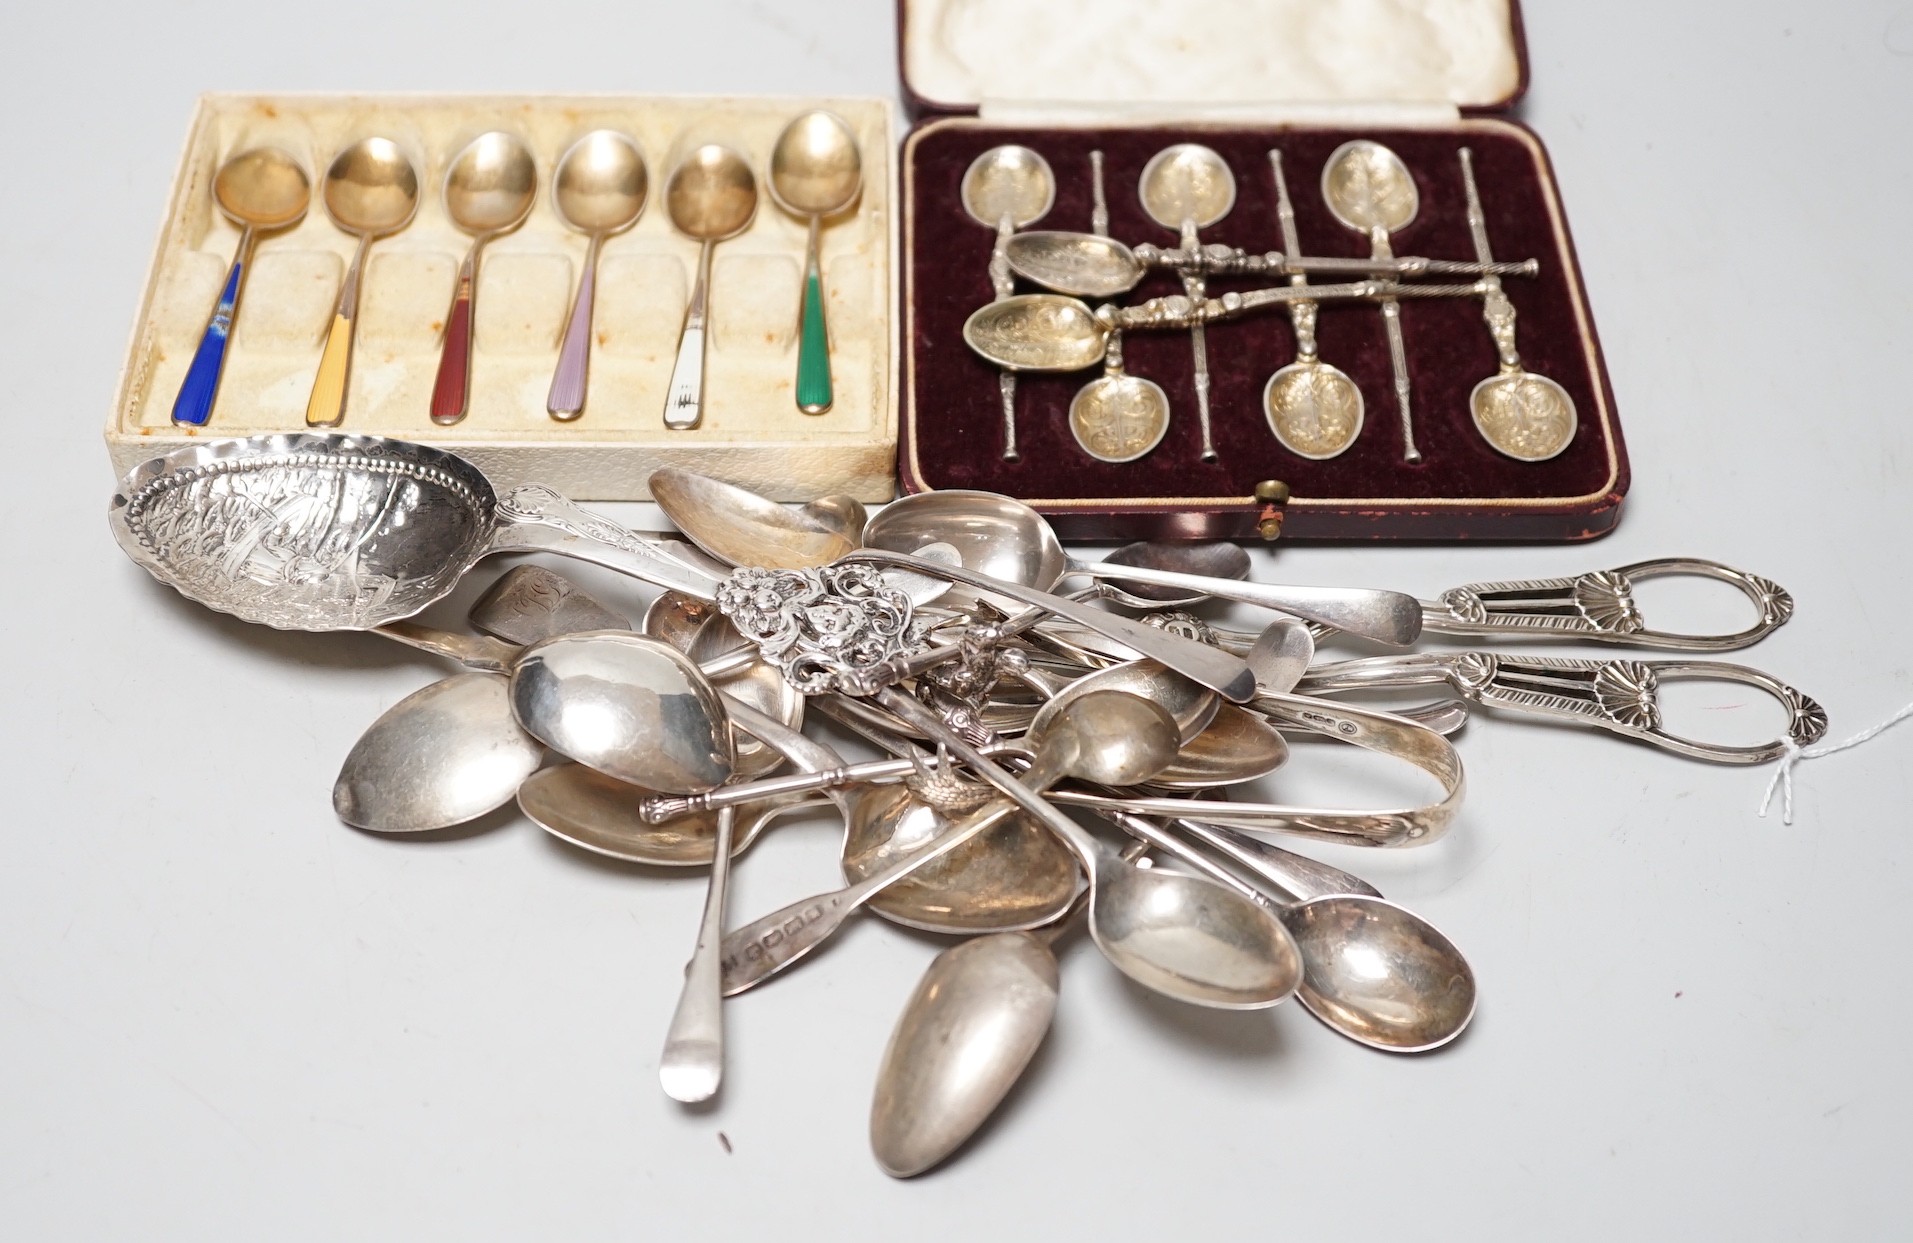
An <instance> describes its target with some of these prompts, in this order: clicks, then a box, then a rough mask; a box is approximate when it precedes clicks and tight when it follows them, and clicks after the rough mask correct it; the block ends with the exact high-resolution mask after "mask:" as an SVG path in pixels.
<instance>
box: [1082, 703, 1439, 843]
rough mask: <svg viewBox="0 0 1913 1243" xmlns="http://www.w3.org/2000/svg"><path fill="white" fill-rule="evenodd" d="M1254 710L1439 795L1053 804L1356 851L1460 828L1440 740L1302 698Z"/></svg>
mask: <svg viewBox="0 0 1913 1243" xmlns="http://www.w3.org/2000/svg"><path fill="white" fill-rule="evenodd" d="M1250 706H1251V707H1253V708H1255V709H1256V710H1258V711H1261V712H1263V713H1264V714H1265V715H1267V716H1268V717H1269V718H1270V719H1271V720H1272V721H1273V722H1274V723H1275V724H1277V725H1280V726H1283V727H1284V728H1295V729H1305V730H1309V731H1311V732H1314V733H1319V734H1324V735H1326V736H1328V737H1330V738H1334V739H1337V740H1339V741H1342V742H1350V743H1353V744H1355V745H1356V746H1358V747H1362V748H1365V749H1366V750H1370V751H1375V752H1378V753H1380V754H1382V755H1388V756H1393V757H1394V758H1396V759H1399V760H1403V761H1405V762H1407V763H1409V764H1413V765H1414V766H1415V767H1417V768H1419V769H1421V770H1422V771H1423V772H1425V773H1427V774H1428V775H1429V776H1431V777H1433V778H1434V779H1435V780H1436V781H1437V782H1439V783H1440V785H1441V794H1440V796H1439V797H1438V798H1436V799H1435V800H1434V801H1432V802H1428V803H1424V804H1422V805H1421V806H1419V807H1411V808H1401V809H1392V808H1391V809H1388V810H1383V811H1348V810H1343V809H1336V808H1317V807H1292V806H1287V805H1283V804H1275V803H1249V802H1234V801H1231V800H1224V799H1185V798H1141V797H1123V798H1116V797H1112V796H1110V795H1107V794H1100V793H1094V792H1091V791H1086V790H1072V789H1061V790H1053V791H1051V792H1050V795H1049V800H1050V801H1051V802H1053V803H1062V804H1067V805H1072V806H1079V807H1092V808H1096V809H1098V810H1104V809H1109V808H1113V809H1115V810H1117V811H1132V812H1136V813H1137V814H1139V815H1145V816H1158V817H1162V818H1164V819H1171V820H1173V819H1178V818H1181V817H1183V816H1188V817H1190V818H1192V819H1196V820H1201V821H1204V822H1206V823H1209V824H1226V825H1230V826H1233V827H1236V828H1242V829H1248V830H1250V831H1252V832H1283V833H1294V834H1298V835H1300V836H1303V837H1314V838H1318V839H1320V840H1322V841H1330V842H1342V843H1343V844H1345V845H1351V846H1389V847H1397V846H1418V845H1425V844H1426V843H1428V842H1432V841H1434V840H1436V839H1437V838H1439V837H1441V836H1442V834H1444V833H1446V832H1447V831H1448V827H1449V825H1451V824H1453V823H1454V819H1455V814H1456V813H1457V812H1458V811H1459V810H1460V808H1461V799H1462V795H1463V794H1464V793H1465V791H1466V785H1467V783H1466V780H1465V778H1464V776H1463V773H1462V768H1461V756H1460V755H1459V754H1457V753H1456V751H1455V748H1454V745H1453V744H1452V743H1450V742H1449V741H1448V740H1447V739H1446V738H1443V737H1442V736H1441V735H1440V734H1437V733H1435V732H1434V731H1433V730H1430V729H1428V728H1426V727H1425V726H1422V725H1419V724H1417V723H1416V722H1414V721H1410V720H1406V719H1404V718H1402V717H1399V716H1395V715H1392V714H1390V713H1386V712H1373V711H1369V710H1368V709H1365V708H1353V707H1349V706H1347V705H1345V704H1337V703H1331V702H1329V701H1328V700H1323V699H1311V698H1308V697H1306V696H1301V695H1262V696H1260V697H1258V698H1257V699H1256V701H1255V702H1254V703H1253V704H1252V705H1250Z"/></svg>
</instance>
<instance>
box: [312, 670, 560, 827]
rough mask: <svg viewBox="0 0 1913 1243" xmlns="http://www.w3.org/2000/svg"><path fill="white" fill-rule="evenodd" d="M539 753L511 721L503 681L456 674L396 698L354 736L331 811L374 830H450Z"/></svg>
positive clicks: (510, 783) (520, 776)
mask: <svg viewBox="0 0 1913 1243" xmlns="http://www.w3.org/2000/svg"><path fill="white" fill-rule="evenodd" d="M544 758H545V749H544V748H543V747H541V746H539V745H538V743H537V741H536V740H535V739H533V738H531V737H529V736H527V735H526V733H525V731H524V730H522V729H520V728H519V727H518V723H517V721H515V720H514V719H513V718H512V711H511V697H510V693H509V690H508V687H507V685H506V682H505V679H504V678H502V677H499V676H498V675H497V674H494V673H461V674H456V675H454V676H452V677H449V678H446V679H444V680H442V681H439V682H434V683H432V684H431V685H430V686H427V687H425V688H423V689H422V690H418V691H414V692H413V693H412V694H410V695H407V696H406V697H405V698H404V699H401V700H399V702H397V703H395V704H393V705H392V706H391V707H390V708H388V709H386V711H385V712H384V714H382V715H381V716H380V717H379V719H378V720H377V721H374V722H373V723H372V726H371V728H369V729H367V730H366V731H365V733H364V734H363V735H361V736H360V738H359V741H358V742H357V743H356V744H355V745H354V746H353V748H352V750H351V752H350V753H349V754H347V756H346V757H345V763H344V764H342V765H341V766H340V768H339V776H338V779H337V780H336V781H335V782H334V783H333V786H332V809H333V810H334V811H336V812H337V813H338V815H339V819H341V820H343V821H345V822H346V823H347V824H349V825H352V826H353V827H355V828H360V829H370V830H372V831H373V832H376V833H424V832H428V831H430V830H433V829H444V828H450V827H451V826H453V825H457V824H464V823H465V822H466V821H468V820H475V819H477V818H478V817H480V816H482V815H485V814H486V813H487V812H490V811H493V810H495V809H497V808H499V807H503V806H504V805H505V804H506V803H509V802H511V800H512V795H513V794H514V793H515V792H516V791H517V789H518V785H519V783H520V782H521V781H523V780H524V779H525V778H527V777H529V776H531V774H532V773H534V772H536V771H537V769H538V765H539V764H541V763H542V762H543V761H544Z"/></svg>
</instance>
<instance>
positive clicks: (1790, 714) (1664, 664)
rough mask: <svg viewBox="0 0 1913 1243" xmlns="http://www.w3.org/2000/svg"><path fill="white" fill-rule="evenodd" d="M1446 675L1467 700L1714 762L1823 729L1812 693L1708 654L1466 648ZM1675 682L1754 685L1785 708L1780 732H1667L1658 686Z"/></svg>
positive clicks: (1814, 735) (1751, 760) (1775, 751)
mask: <svg viewBox="0 0 1913 1243" xmlns="http://www.w3.org/2000/svg"><path fill="white" fill-rule="evenodd" d="M1450 678H1451V681H1453V683H1454V684H1455V686H1456V687H1457V688H1458V689H1459V690H1460V691H1461V692H1462V693H1463V694H1464V695H1466V696H1467V697H1468V698H1469V699H1472V700H1474V701H1475V702H1477V703H1481V704H1486V705H1488V706H1489V707H1495V708H1507V709H1510V710H1512V711H1516V712H1525V713H1529V714H1532V715H1537V716H1545V717H1552V718H1555V719H1558V720H1568V721H1573V722H1575V723H1577V724H1582V725H1590V726H1593V727H1594V728H1596V729H1604V730H1608V731H1609V732H1611V733H1616V734H1621V735H1623V736H1625V737H1628V738H1638V739H1640V740H1641V741H1642V742H1648V743H1652V744H1653V745H1654V746H1657V747H1660V748H1662V749H1664V750H1667V751H1672V752H1674V753H1675V754H1676V755H1684V756H1687V757H1688V758H1689V759H1696V760H1709V761H1712V762H1713V763H1716V764H1765V763H1767V762H1768V761H1770V760H1777V759H1779V758H1780V757H1781V756H1783V755H1785V754H1786V753H1787V751H1788V749H1789V747H1805V746H1809V745H1811V744H1813V743H1815V742H1817V741H1819V740H1820V739H1821V738H1823V737H1825V736H1826V732H1827V714H1826V710H1825V709H1824V708H1822V707H1821V706H1820V705H1819V704H1817V703H1815V702H1814V701H1813V700H1812V699H1809V698H1808V697H1807V696H1805V695H1803V694H1801V693H1800V692H1799V691H1797V690H1795V689H1794V688H1793V687H1791V686H1788V685H1787V684H1786V683H1785V682H1782V681H1780V679H1778V678H1776V677H1773V676H1772V675H1771V674H1767V673H1763V672H1761V671H1760V670H1758V669H1749V668H1747V667H1746V666H1745V665H1732V664H1726V663H1723V662H1721V661H1715V660H1656V661H1641V660H1553V659H1540V658H1535V657H1515V656H1502V655H1491V654H1489V653H1487V652H1468V653H1464V654H1462V655H1460V656H1457V657H1455V658H1453V663H1452V666H1451V672H1450ZM1682 681H1685V682H1740V683H1744V684H1745V685H1748V686H1754V687H1758V688H1759V689H1761V690H1763V691H1765V692H1767V693H1768V694H1769V695H1772V696H1773V697H1774V698H1775V699H1776V700H1778V701H1779V702H1780V706H1781V707H1782V708H1784V709H1785V710H1786V713H1787V727H1786V735H1785V737H1783V738H1777V739H1775V740H1774V741H1772V742H1769V743H1763V744H1761V745H1759V746H1733V745H1728V744H1725V743H1714V742H1702V741H1699V740H1697V739H1693V738H1686V737H1683V736H1681V735H1679V734H1675V733H1670V732H1669V731H1668V730H1667V728H1666V726H1665V725H1664V723H1663V718H1662V715H1661V703H1660V687H1661V684H1662V683H1664V682H1682Z"/></svg>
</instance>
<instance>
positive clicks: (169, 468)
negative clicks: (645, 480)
mask: <svg viewBox="0 0 1913 1243" xmlns="http://www.w3.org/2000/svg"><path fill="white" fill-rule="evenodd" d="M108 523H109V525H110V526H111V528H112V531H113V537H114V539H115V540H117V541H118V542H119V545H120V548H121V549H122V550H123V551H124V552H125V553H126V555H127V556H129V557H131V558H132V559H133V561H134V562H135V563H136V564H138V565H139V566H141V567H142V568H144V569H145V570H146V571H147V572H148V573H150V574H151V575H153V577H154V578H157V579H158V580H159V581H161V582H162V583H165V584H166V585H167V586H169V587H172V588H173V589H174V590H176V591H178V592H179V593H180V594H181V595H183V596H185V597H186V598H187V599H189V600H194V601H197V602H198V603H200V604H203V605H205V606H206V607H208V608H211V609H214V610H217V611H218V612H222V613H230V614H232V615H233V616H235V617H238V618H240V619H241V620H243V621H249V622H257V623H260V624H262V625H267V626H273V627H276V628H278V629H281V630H371V629H373V628H375V627H378V626H381V625H383V624H385V623H387V622H392V621H398V620H401V619H403V618H407V617H410V616H412V615H413V614H415V613H417V612H419V611H421V610H422V609H424V608H426V607H427V606H429V605H431V604H433V603H434V602H436V601H437V600H439V599H441V598H443V597H444V596H446V595H448V594H449V593H450V592H451V591H452V589H453V588H454V587H456V586H457V585H458V581H459V579H460V577H461V576H462V575H463V574H464V573H465V571H466V570H468V569H470V568H471V566H472V565H473V564H475V563H476V562H477V561H478V560H479V559H480V558H481V557H485V556H489V555H490V554H492V553H498V552H513V551H535V550H541V549H542V550H545V551H550V552H555V553H560V554H562V555H565V556H572V557H577V558H579V559H581V560H585V561H592V562H595V563H597V564H599V565H603V566H606V567H607V568H610V569H613V570H617V571H619V572H621V573H625V574H630V575H632V576H634V577H636V578H641V579H643V580H645V581H646V582H649V583H652V584H653V585H655V586H659V587H664V588H667V589H670V590H676V591H681V592H684V593H686V594H688V595H692V596H696V597H698V598H701V599H708V598H710V596H711V594H712V591H713V586H714V585H713V582H712V580H711V579H710V578H709V577H707V576H706V575H703V574H700V573H698V572H696V571H693V570H691V569H688V568H687V567H685V566H684V565H682V564H681V563H679V562H677V561H676V560H674V559H672V558H671V557H669V556H667V555H665V554H664V553H662V552H660V551H658V550H656V549H655V548H654V547H653V546H652V545H650V544H649V543H647V542H646V541H644V540H641V539H639V538H637V537H636V536H634V535H632V534H631V533H630V532H629V531H625V530H623V529H621V528H619V527H617V526H616V525H615V524H613V523H610V522H607V521H606V520H604V519H602V518H599V517H597V516H596V515H594V514H591V513H589V512H587V511H585V510H582V509H579V508H578V507H577V506H576V505H573V504H572V503H571V502H570V501H567V500H566V499H565V498H563V497H562V496H559V495H558V494H557V493H556V492H554V491H552V490H551V489H550V488H547V487H544V486H543V485H540V484H525V485H522V486H520V487H518V488H515V489H513V490H512V491H511V492H509V493H507V494H506V495H505V496H504V497H502V498H501V497H499V496H498V494H497V493H496V492H495V491H494V489H493V488H492V484H491V481H490V480H489V479H487V478H486V477H485V475H484V472H482V471H480V470H479V469H478V468H477V467H476V466H473V465H472V464H471V463H470V462H467V461H466V460H465V459H464V458H461V457H459V456H457V455H456V454H452V453H446V452H444V451H442V450H439V449H434V448H432V447H430V446H429V445H420V444H413V443H411V442H408V441H403V440H387V439H384V438H382V437H377V436H342V435H311V434H285V435H271V436H254V437H251V438H248V439H244V440H222V441H215V442H212V443H209V444H194V445H188V446H186V447H185V448H182V449H177V450H175V451H173V452H172V453H168V454H165V455H164V456H161V457H157V458H153V459H152V460H150V461H147V462H145V463H142V464H141V465H139V466H136V467H134V468H133V470H131V471H130V472H128V473H127V475H126V477H125V478H124V479H122V480H121V481H120V486H119V488H118V490H117V491H116V492H115V493H114V495H113V499H112V501H111V503H110V505H109V510H108Z"/></svg>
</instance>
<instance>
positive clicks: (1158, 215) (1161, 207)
mask: <svg viewBox="0 0 1913 1243" xmlns="http://www.w3.org/2000/svg"><path fill="white" fill-rule="evenodd" d="M1136 193H1137V195H1138V196H1139V197H1141V199H1142V205H1143V210H1144V211H1146V212H1148V213H1149V218H1150V219H1151V220H1154V221H1155V222H1156V223H1157V224H1159V225H1162V226H1163V227H1164V228H1168V229H1174V230H1176V231H1177V234H1178V236H1179V238H1180V240H1181V244H1182V247H1183V249H1185V250H1195V249H1196V248H1197V247H1199V246H1200V245H1201V242H1200V241H1199V240H1198V238H1197V236H1196V231H1197V230H1198V229H1201V228H1206V227H1207V226H1209V225H1212V224H1214V223H1215V222H1216V221H1218V220H1220V219H1222V218H1223V217H1224V216H1226V215H1228V214H1229V209H1230V208H1232V207H1234V206H1235V174H1234V173H1231V172H1230V171H1229V166H1228V164H1227V163H1226V162H1224V161H1223V158H1222V157H1221V156H1220V155H1217V154H1216V153H1215V152H1214V151H1212V150H1210V149H1209V148H1208V147H1205V146H1202V145H1201V144H1199V143H1193V142H1183V143H1177V144H1176V145H1175V146H1172V147H1165V148H1163V149H1162V150H1161V151H1158V152H1157V153H1156V154H1155V155H1153V156H1151V157H1150V159H1149V163H1147V164H1145V165H1144V166H1143V170H1142V177H1141V179H1140V180H1139V181H1138V182H1137V185H1136ZM1006 261H1007V260H1006ZM1182 289H1183V293H1184V294H1186V295H1187V296H1188V298H1189V300H1190V301H1191V302H1192V303H1195V304H1197V305H1200V304H1201V303H1202V300H1203V295H1204V288H1203V276H1202V273H1200V272H1184V273H1183V274H1182ZM1189 344H1190V348H1191V350H1193V351H1194V356H1195V386H1196V421H1197V423H1198V425H1199V426H1200V427H1201V430H1202V460H1203V461H1205V462H1213V461H1215V460H1216V447H1215V443H1214V440H1213V437H1212V436H1211V435H1210V426H1209V342H1208V336H1207V334H1206V333H1205V332H1204V330H1203V325H1202V321H1201V320H1197V321H1195V322H1194V323H1192V324H1191V325H1190V327H1189Z"/></svg>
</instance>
